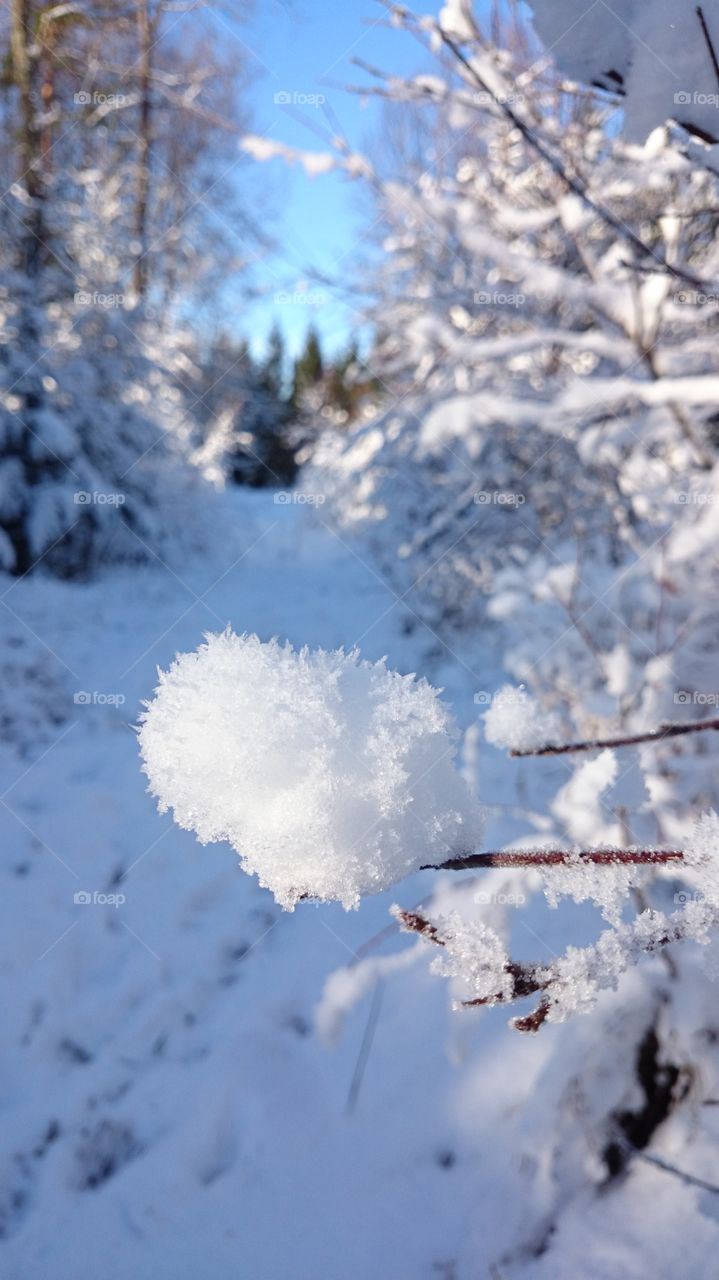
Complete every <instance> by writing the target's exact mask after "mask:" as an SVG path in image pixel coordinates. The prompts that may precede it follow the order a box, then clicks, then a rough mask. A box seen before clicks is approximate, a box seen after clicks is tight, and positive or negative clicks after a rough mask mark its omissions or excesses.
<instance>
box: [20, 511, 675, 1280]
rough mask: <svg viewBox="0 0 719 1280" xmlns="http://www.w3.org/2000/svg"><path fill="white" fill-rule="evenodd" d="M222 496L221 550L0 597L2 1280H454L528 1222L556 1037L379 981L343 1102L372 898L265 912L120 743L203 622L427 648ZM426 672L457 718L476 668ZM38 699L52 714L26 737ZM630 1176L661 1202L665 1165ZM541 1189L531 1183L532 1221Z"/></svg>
mask: <svg viewBox="0 0 719 1280" xmlns="http://www.w3.org/2000/svg"><path fill="white" fill-rule="evenodd" d="M236 502H237V514H238V520H239V521H240V523H241V528H242V538H243V543H244V547H245V551H244V553H243V554H242V555H241V556H238V554H235V553H232V552H229V551H228V552H227V561H229V563H228V562H225V563H223V561H222V557H221V556H218V557H217V558H216V559H215V560H214V561H213V563H211V564H210V563H207V564H204V565H192V566H188V568H187V572H186V573H181V574H179V575H176V574H173V573H171V572H169V571H167V570H166V569H163V568H162V566H158V569H157V571H156V572H148V571H145V572H142V573H133V574H129V573H128V574H126V575H115V576H113V577H112V578H108V579H107V580H106V581H105V582H103V583H96V584H94V585H93V586H84V587H83V586H69V585H65V584H60V583H52V582H40V581H39V580H35V581H33V580H28V581H21V582H19V583H16V584H13V583H12V582H7V583H6V586H5V594H4V596H3V606H4V607H3V611H2V620H1V624H2V649H3V656H4V659H5V661H6V662H12V663H14V664H15V665H16V667H17V669H18V676H17V681H16V687H15V688H12V687H7V688H6V689H5V691H4V693H3V717H4V722H5V725H6V728H7V729H8V731H9V732H10V734H11V735H12V736H14V737H15V738H18V737H19V738H20V739H22V740H25V739H27V738H28V737H30V738H32V737H34V741H32V742H29V741H26V747H27V751H26V755H25V757H24V758H22V759H21V758H20V757H19V756H18V755H17V754H16V753H14V752H12V751H10V750H8V749H4V750H3V756H2V764H3V778H4V779H5V781H4V784H3V792H4V794H3V797H2V807H1V808H0V839H1V841H2V862H3V876H4V890H3V894H2V904H3V914H4V921H3V947H2V967H1V971H0V992H1V999H2V1004H3V1007H4V1008H5V1009H6V1010H7V1012H6V1016H5V1026H4V1032H5V1034H4V1043H5V1051H4V1054H3V1064H2V1074H1V1076H0V1105H1V1106H2V1133H3V1138H2V1149H1V1152H0V1236H1V1237H2V1238H1V1239H0V1250H2V1256H1V1257H0V1275H1V1276H2V1278H3V1280H75V1277H77V1276H78V1275H87V1276H89V1277H91V1280H95V1278H96V1277H97V1280H100V1277H102V1280H128V1277H130V1276H131V1277H133V1280H197V1277H200V1276H203V1277H208V1280H239V1277H242V1278H243V1280H244V1278H245V1277H247V1280H250V1278H251V1280H368V1277H374V1276H376V1277H377V1280H389V1278H390V1277H391V1280H424V1278H425V1277H426V1280H433V1278H436V1277H440V1278H441V1277H444V1278H445V1280H450V1278H453V1280H465V1278H466V1280H469V1276H470V1274H472V1275H484V1274H486V1268H487V1267H488V1266H489V1264H490V1262H492V1261H493V1260H496V1259H497V1258H500V1257H501V1256H502V1254H503V1252H504V1251H505V1250H506V1249H507V1248H509V1246H510V1245H511V1244H512V1243H516V1240H517V1238H518V1236H519V1235H521V1232H522V1230H523V1229H524V1228H525V1227H526V1212H525V1210H524V1207H523V1205H522V1203H521V1201H519V1200H518V1199H517V1196H516V1187H517V1177H518V1165H519V1164H520V1163H521V1153H522V1150H523V1147H524V1146H525V1145H527V1143H528V1150H530V1151H531V1149H532V1144H533V1142H534V1137H532V1135H531V1134H530V1135H529V1138H527V1135H526V1134H525V1133H524V1126H526V1123H527V1120H526V1115H524V1112H523V1107H522V1102H523V1100H524V1099H527V1098H529V1097H530V1096H531V1093H532V1090H533V1088H534V1087H535V1084H536V1081H537V1078H538V1077H539V1076H541V1073H542V1071H543V1070H544V1068H545V1064H546V1063H547V1061H548V1059H549V1057H550V1055H551V1053H552V1050H553V1048H554V1045H555V1037H556V1031H555V1029H552V1028H550V1029H548V1030H547V1032H546V1034H543V1036H542V1037H537V1038H536V1039H522V1038H520V1037H517V1036H510V1034H509V1033H508V1032H507V1031H506V1027H505V1017H504V1015H503V1014H501V1013H500V1014H497V1015H492V1016H491V1017H489V1018H486V1019H482V1018H474V1017H471V1016H467V1017H457V1016H456V1015H453V1014H452V1013H451V1011H450V1008H449V1005H448V1000H447V991H446V988H445V986H444V984H443V983H442V982H440V981H438V980H437V979H436V978H433V977H431V976H430V975H429V974H427V973H426V972H425V970H424V969H419V968H417V967H416V966H415V967H414V968H412V969H411V970H404V971H402V972H400V973H398V974H397V975H396V978H395V979H393V980H392V981H391V982H388V983H387V984H386V985H385V987H384V988H383V990H382V1003H381V1006H380V1008H379V1020H378V1023H377V1029H376V1036H375V1039H374V1043H373V1046H372V1051H371V1053H370V1056H369V1060H368V1064H367V1069H366V1073H365V1076H364V1079H363V1081H362V1087H361V1089H360V1092H359V1097H358V1099H357V1101H356V1105H355V1106H354V1108H353V1110H351V1111H348V1107H347V1099H348V1093H349V1090H350V1086H351V1081H352V1078H353V1074H354V1072H355V1067H356V1064H357V1059H358V1052H359V1049H360V1045H361V1041H362V1036H363V1033H364V1029H365V1025H366V1022H367V1016H368V1010H369V1004H370V1002H369V1000H365V1001H364V1002H363V1003H362V1004H361V1005H360V1006H359V1008H358V1010H357V1011H356V1013H355V1014H353V1015H352V1016H351V1017H350V1019H349V1021H348V1024H347V1028H346V1031H345V1034H344V1036H343V1037H342V1039H341V1040H340V1042H339V1044H338V1046H337V1047H336V1048H334V1049H328V1048H327V1047H326V1046H325V1045H324V1044H323V1043H322V1042H321V1041H320V1040H319V1038H318V1036H317V1034H316V1032H315V1029H314V1026H313V1016H314V1008H315V1006H316V1003H317V1000H318V998H319V996H320V994H321V992H322V988H323V984H324V981H325V979H326V977H327V975H328V974H329V973H331V972H332V971H333V970H334V969H336V968H337V967H338V966H340V965H343V964H345V963H347V961H348V960H350V959H352V957H353V956H354V955H355V953H356V951H357V949H358V947H360V946H361V945H362V944H363V943H364V942H365V941H366V940H367V939H369V938H370V937H372V935H374V934H375V933H376V932H377V931H379V930H380V929H383V928H384V927H385V926H386V925H387V923H388V917H387V907H388V905H389V902H390V901H392V900H393V898H394V897H396V896H398V895H397V894H395V895H382V896H381V897H379V898H377V899H374V900H372V901H370V902H368V903H366V904H365V905H364V906H363V908H362V910H361V911H359V912H357V913H353V914H349V915H347V914H345V913H343V912H342V911H341V910H340V909H339V908H335V907H332V906H327V907H322V908H315V907H306V908H304V909H302V910H298V911H297V912H295V913H294V914H292V915H289V914H283V913H281V912H280V911H279V910H278V909H277V908H276V906H275V905H274V903H273V901H272V899H271V897H270V896H269V894H267V893H266V892H264V891H262V890H260V889H258V888H257V886H256V884H255V883H254V882H253V881H251V880H250V879H248V878H247V877H246V876H245V875H243V874H242V873H241V872H240V871H239V870H238V867H237V862H236V859H235V857H234V855H233V853H232V852H231V851H230V850H229V849H227V848H226V847H220V846H209V847H207V848H205V849H203V848H202V847H201V846H199V845H198V844H197V843H196V842H195V841H194V839H193V838H192V837H191V836H189V835H188V834H187V833H184V832H181V831H179V830H178V829H177V828H175V827H174V825H173V824H172V822H171V821H170V819H169V817H168V816H167V815H165V816H162V817H161V816H160V815H158V814H157V812H156V809H155V806H154V804H153V802H152V801H151V800H150V798H149V797H148V796H147V795H146V793H145V790H144V779H143V777H142V775H141V774H140V772H139V764H138V757H137V747H136V742H135V738H134V734H133V733H132V731H131V729H130V727H129V726H130V725H131V724H132V723H133V721H134V720H135V718H136V715H137V711H138V708H139V704H140V700H141V699H142V697H144V696H147V695H148V694H149V692H150V691H151V690H152V688H153V686H154V683H155V667H156V665H157V664H159V665H161V666H166V665H167V663H168V662H169V661H170V660H171V658H172V657H173V655H174V653H175V652H176V651H178V650H183V649H188V648H194V647H195V646H196V644H197V643H198V642H199V640H200V639H201V635H202V632H203V631H205V630H208V629H210V630H215V629H218V628H219V627H221V626H223V625H224V624H225V623H226V622H228V621H230V622H232V624H233V626H234V628H235V629H236V630H238V631H241V630H257V631H258V632H259V633H260V634H261V635H262V636H263V638H267V637H269V636H270V635H272V634H274V633H277V634H279V635H280V636H283V637H285V636H286V637H287V638H289V639H290V640H291V641H292V642H293V643H295V644H302V643H308V644H310V645H323V646H325V647H333V646H336V645H338V644H341V643H342V644H345V645H351V644H353V643H354V642H358V643H359V644H360V646H361V649H362V651H363V653H364V655H365V656H367V657H370V658H377V657H379V656H381V655H382V654H383V653H387V654H388V655H389V657H390V661H391V663H392V664H393V665H396V666H398V667H399V668H400V669H402V670H412V669H414V668H415V667H416V666H417V665H418V664H420V663H421V662H423V661H424V659H425V658H426V655H427V653H428V651H429V649H430V648H434V649H436V641H435V640H434V638H433V637H432V636H431V635H430V634H429V633H428V632H427V631H426V630H425V629H424V628H423V627H422V626H421V625H417V623H416V620H415V619H413V617H412V615H411V613H409V612H408V611H407V610H406V608H404V606H402V605H401V604H398V603H397V601H396V599H395V598H394V597H393V595H392V594H391V592H390V591H389V590H388V588H387V587H386V586H385V585H383V583H382V582H381V581H380V579H379V578H378V577H377V575H376V574H375V573H374V571H373V570H372V569H370V568H369V567H368V566H367V565H365V564H364V563H363V562H362V561H361V560H360V559H358V558H357V557H356V556H355V555H354V554H353V553H352V552H351V551H350V550H349V549H348V548H346V547H345V546H343V545H341V544H340V543H339V542H338V541H337V540H336V539H335V538H334V537H332V536H331V535H330V534H329V533H328V532H327V531H325V530H324V529H322V528H318V529H314V530H313V529H312V528H310V527H309V526H308V525H307V522H306V520H305V519H304V517H303V515H302V511H301V508H297V507H293V506H284V507H283V506H275V505H273V504H272V499H271V496H269V497H268V496H267V495H261V494H260V495H252V494H244V495H241V496H238V497H237V498H236ZM436 668H437V672H438V679H439V682H440V683H445V684H446V685H447V686H448V696H449V697H450V698H452V697H454V698H456V699H457V700H458V702H460V703H461V706H460V707H458V710H459V711H460V715H462V711H461V707H463V708H464V716H463V718H464V720H465V722H466V721H468V720H469V719H471V718H472V716H473V715H474V710H475V709H474V708H473V706H472V701H471V697H472V692H473V690H474V689H475V688H476V687H477V682H476V678H475V677H474V676H473V675H472V673H471V671H470V670H469V669H468V667H466V666H465V664H464V663H463V662H461V661H454V660H453V659H452V657H451V655H445V656H444V658H443V660H442V661H441V662H438V663H436ZM30 669H31V671H32V676H33V679H34V684H35V687H36V688H38V689H39V693H38V697H37V699H36V701H33V700H32V699H30V698H29V697H28V693H27V686H26V685H23V683H22V682H23V680H25V681H27V680H28V679H29V676H30ZM424 669H425V670H426V669H427V668H426V665H425V667H424ZM23 673H24V674H23ZM432 674H433V675H434V674H435V673H434V672H432ZM12 683H13V682H12V681H11V684H12ZM80 690H83V691H85V692H86V693H88V694H89V695H90V701H89V702H86V703H79V704H76V703H74V701H73V696H74V694H76V693H77V692H78V691H80ZM117 695H121V696H122V697H123V698H124V699H125V701H124V703H120V704H119V705H115V704H114V703H113V702H108V701H106V699H107V698H108V696H109V697H111V698H115V697H116V696H117ZM48 708H54V710H55V712H56V719H57V721H58V723H55V724H49V725H48V724H46V725H45V726H44V729H43V727H42V725H41V723H40V722H41V719H42V717H43V715H45V714H46V712H47V709H48ZM33 726H34V728H33ZM41 733H44V736H42V737H39V736H38V735H39V734H41ZM38 743H40V745H38ZM499 777H500V775H499V773H498V774H497V778H496V779H493V790H492V796H493V799H497V798H500V792H499V790H498V788H499V786H500V782H499ZM495 782H496V786H495V785H494V784H495ZM505 838H507V837H505ZM428 883H429V877H427V876H425V877H417V878H416V883H415V882H413V883H411V884H409V885H406V886H403V887H402V893H401V895H400V896H401V900H402V901H403V902H405V903H407V904H410V903H412V902H414V901H416V900H417V899H418V898H419V897H421V896H422V894H423V892H425V891H426V890H427V887H428ZM80 891H84V892H87V893H89V894H95V893H100V894H121V895H123V896H124V901H123V902H122V903H121V904H120V905H111V904H109V903H107V902H93V903H89V904H84V903H76V902H75V901H74V895H75V894H76V893H78V892H80ZM530 941H532V940H530ZM393 945H394V944H393ZM576 1034H577V1036H578V1037H579V1040H580V1041H581V1036H582V1030H581V1027H580V1030H579V1031H578V1032H577V1033H576ZM508 1047H509V1049H510V1050H511V1051H508ZM556 1087H559V1086H558V1085H557V1086H556ZM498 1135H501V1140H498ZM528 1158H529V1157H528ZM534 1173H535V1175H536V1169H535V1171H534ZM645 1176H646V1177H647V1178H650V1179H655V1180H656V1181H657V1186H658V1188H659V1191H658V1192H657V1193H658V1194H659V1193H661V1190H662V1188H663V1186H664V1184H663V1183H662V1177H663V1175H661V1174H657V1173H654V1172H651V1171H650V1172H648V1173H647V1174H646V1175H645ZM671 1190H672V1192H673V1194H675V1195H676V1188H674V1187H672V1188H671ZM554 1194H555V1188H554V1187H553V1186H552V1179H551V1177H550V1172H549V1171H548V1170H545V1171H544V1173H543V1174H542V1176H541V1177H539V1179H538V1182H537V1185H535V1187H534V1200H535V1205H536V1203H537V1201H538V1200H539V1202H540V1203H541V1201H542V1200H543V1199H545V1200H546V1203H547V1206H548V1207H549V1206H550V1205H551V1203H552V1198H553V1196H554ZM370 1222H371V1224H372V1229H371V1230H367V1231H365V1230H364V1225H365V1224H368V1223H370ZM298 1240H301V1241H302V1242H303V1243H302V1248H301V1250H299V1251H298ZM460 1254H463V1255H464V1257H465V1258H466V1257H469V1258H471V1259H473V1265H474V1264H475V1263H476V1266H477V1270H476V1272H475V1271H474V1270H472V1271H471V1272H470V1271H469V1270H467V1269H466V1268H465V1267H463V1266H460V1263H459V1262H458V1256H459V1255H460ZM338 1257H340V1258H343V1260H344V1261H343V1265H342V1270H341V1272H338V1270H337V1259H338ZM515 1274H519V1273H518V1272H516V1271H514V1270H512V1275H515ZM522 1274H524V1271H523V1270H522ZM527 1274H531V1273H530V1272H528V1273H527ZM537 1274H538V1275H539V1272H538V1273H537ZM567 1274H569V1272H567ZM574 1274H576V1273H574ZM626 1274H627V1275H633V1273H632V1272H629V1271H627V1273H626ZM697 1274H698V1273H697ZM554 1280H556V1277H555V1278H554Z"/></svg>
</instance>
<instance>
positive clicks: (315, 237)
mask: <svg viewBox="0 0 719 1280" xmlns="http://www.w3.org/2000/svg"><path fill="white" fill-rule="evenodd" d="M439 7H440V4H439V3H438V2H437V3H435V0H424V2H423V4H422V5H421V6H420V10H421V11H422V12H435V13H436V12H437V11H438V9H439ZM385 21H386V10H385V9H384V8H383V7H382V6H381V5H379V4H378V3H376V0H339V2H338V3H336V4H334V5H332V4H330V3H328V0H289V3H286V4H283V3H278V0H266V2H265V3H263V2H262V0H260V3H259V4H258V5H257V8H256V12H255V14H254V16H253V17H252V18H251V19H250V21H249V22H243V23H242V24H241V25H239V24H234V23H232V24H231V26H229V25H228V26H227V28H226V29H227V38H228V40H229V39H239V40H241V41H242V42H243V44H244V45H245V46H246V49H247V56H248V59H249V60H250V62H251V64H252V65H253V67H254V68H255V69H256V71H257V79H256V81H255V83H254V85H253V88H252V92H251V110H252V115H253V126H252V127H253V132H255V133H259V134H261V135H266V136H267V137H269V138H273V139H276V140H277V141H279V142H283V143H287V144H289V145H291V146H293V147H299V148H301V149H303V150H326V149H327V148H326V147H323V144H322V142H321V140H320V139H319V138H317V137H316V136H315V135H314V134H313V133H312V130H311V126H310V124H308V123H306V122H304V121H303V120H299V119H297V118H296V114H293V111H291V110H289V109H288V108H287V107H285V106H283V105H282V104H281V103H279V102H277V101H276V100H275V97H276V95H277V94H289V95H293V96H294V95H303V96H305V97H306V96H311V95H317V94H321V95H324V98H325V100H326V104H325V105H326V108H327V110H328V111H329V112H333V113H334V115H335V116H336V118H337V120H338V121H339V124H340V126H341V128H342V130H343V132H344V134H345V135H346V137H347V138H348V140H349V142H350V145H351V146H352V148H353V149H356V150H360V151H361V150H363V149H364V145H365V143H366V142H367V140H368V138H369V137H370V136H371V135H372V134H373V133H376V131H377V129H378V125H379V103H378V100H377V99H372V98H364V99H361V98H358V97H357V96H356V95H353V94H349V93H346V92H344V91H343V89H342V88H341V87H338V86H342V85H344V84H347V83H350V82H353V83H368V79H367V76H366V75H365V74H364V73H363V72H362V71H361V70H360V69H359V68H357V67H354V66H353V65H352V62H351V59H352V57H353V56H357V57H361V58H363V59H365V60H366V61H367V62H370V63H372V64H374V65H376V66H379V67H382V68H388V69H390V70H391V71H393V72H394V73H402V72H413V71H414V70H416V69H417V68H418V67H419V66H420V65H422V63H423V54H422V50H421V49H420V48H419V46H418V45H417V44H416V43H415V41H414V40H413V39H412V38H411V36H409V35H407V34H405V33H403V32H401V31H396V30H388V29H387V27H386V26H384V25H383V24H384V23H385ZM223 25H224V24H223ZM295 102H296V103H298V99H297V98H295ZM293 110H294V112H295V113H300V114H302V115H304V117H305V118H306V120H307V121H309V122H312V123H314V122H315V121H316V122H317V124H318V125H320V126H321V127H324V128H325V129H328V128H329V126H328V123H327V118H326V115H325V112H324V111H323V108H322V106H321V105H315V104H312V103H307V102H305V101H302V102H301V104H299V103H298V105H296V106H295V107H294V108H293ZM263 169H264V170H265V171H266V172H265V174H264V175H261V176H264V178H265V180H266V184H267V188H268V194H267V197H266V198H267V199H268V202H269V203H270V205H271V224H272V229H273V230H274V231H275V232H276V234H277V237H278V238H279V239H281V240H282V242H283V246H284V250H283V253H282V254H281V255H280V256H278V257H277V258H274V259H270V260H269V261H267V263H265V264H264V265H263V267H262V269H261V272H260V277H261V279H262V283H263V287H264V288H265V289H266V291H267V293H266V300H263V301H261V302H259V303H256V304H254V305H253V306H252V308H251V310H250V312H249V313H248V314H247V317H246V320H247V323H246V332H247V336H248V337H249V338H250V339H251V342H252V345H253V347H255V349H261V348H262V346H263V343H264V338H265V337H266V334H267V332H268V330H269V328H270V325H271V323H272V320H273V319H274V318H277V319H278V320H279V322H280V325H281V326H282V328H283V330H284V332H285V335H286V337H287V340H288V346H289V347H290V350H296V349H297V347H298V346H299V345H300V343H301V341H302V339H303V337H304V333H305V330H306V328H307V324H308V321H309V320H310V319H311V320H312V321H313V322H314V323H316V325H317V327H318V329H319V330H320V333H321V335H322V338H323V342H324V344H325V345H326V347H327V349H328V350H332V349H336V348H337V347H338V346H340V345H342V344H343V343H344V342H345V341H346V339H347V337H348V335H349V334H350V333H351V332H352V330H353V328H354V327H355V326H356V324H357V322H358V317H357V314H356V313H353V311H352V310H351V309H350V308H349V307H348V306H347V305H345V304H343V303H342V301H341V300H339V299H338V298H337V297H336V295H334V296H333V295H332V294H331V292H330V291H328V290H326V289H319V287H318V286H316V285H315V284H313V283H312V279H311V276H309V274H308V270H307V268H308V267H314V268H315V269H317V270H319V271H321V272H324V273H328V274H330V275H333V276H340V277H341V276H342V274H343V272H344V275H345V278H346V277H347V274H348V271H349V269H350V267H351V261H352V257H353V252H354V249H355V246H356V244H357V242H358V241H359V239H360V237H361V235H362V230H363V228H364V226H365V224H366V219H365V217H364V216H363V213H362V210H361V205H360V200H361V198H360V193H359V191H358V189H357V185H356V184H355V183H351V182H348V181H347V180H346V179H343V178H342V177H341V176H340V175H338V174H325V175H320V176H318V177H315V178H312V179H311V178H308V177H307V176H306V175H305V173H304V170H302V169H301V168H299V167H297V168H293V169H289V168H288V166H287V165H286V164H285V163H284V162H283V161H282V160H279V159H276V160H272V161H269V162H268V163H267V164H265V165H263ZM303 281H304V282H306V285H307V289H308V291H309V292H310V294H311V295H312V296H313V298H314V299H315V302H314V305H311V306H308V305H307V303H303V302H299V301H280V302H278V301H276V295H277V294H278V293H279V294H284V295H285V296H289V297H290V298H291V297H293V295H294V293H295V290H296V289H298V288H299V287H301V284H302V282H303ZM318 295H320V296H319V297H318ZM320 298H321V300H320Z"/></svg>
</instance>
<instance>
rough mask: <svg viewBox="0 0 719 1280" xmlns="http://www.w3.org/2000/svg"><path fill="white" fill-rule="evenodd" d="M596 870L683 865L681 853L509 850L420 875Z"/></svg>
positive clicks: (428, 867) (432, 866)
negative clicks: (585, 865) (584, 866)
mask: <svg viewBox="0 0 719 1280" xmlns="http://www.w3.org/2000/svg"><path fill="white" fill-rule="evenodd" d="M578 858H579V859H580V860H581V861H582V862H589V863H591V864H592V865H593V866H598V867H616V866H620V867H621V866H624V867H633V866H654V865H656V864H657V863H664V862H682V861H683V858H684V854H683V852H682V850H681V849H508V850H501V851H499V852H496V851H491V852H487V853H467V854H463V855H462V856H460V857H457V858H448V859H447V861H446V862H439V863H432V862H429V863H425V865H424V866H423V867H420V871H477V870H481V869H483V868H486V869H490V868H492V867H568V866H573V865H576V862H577V859H578Z"/></svg>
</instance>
